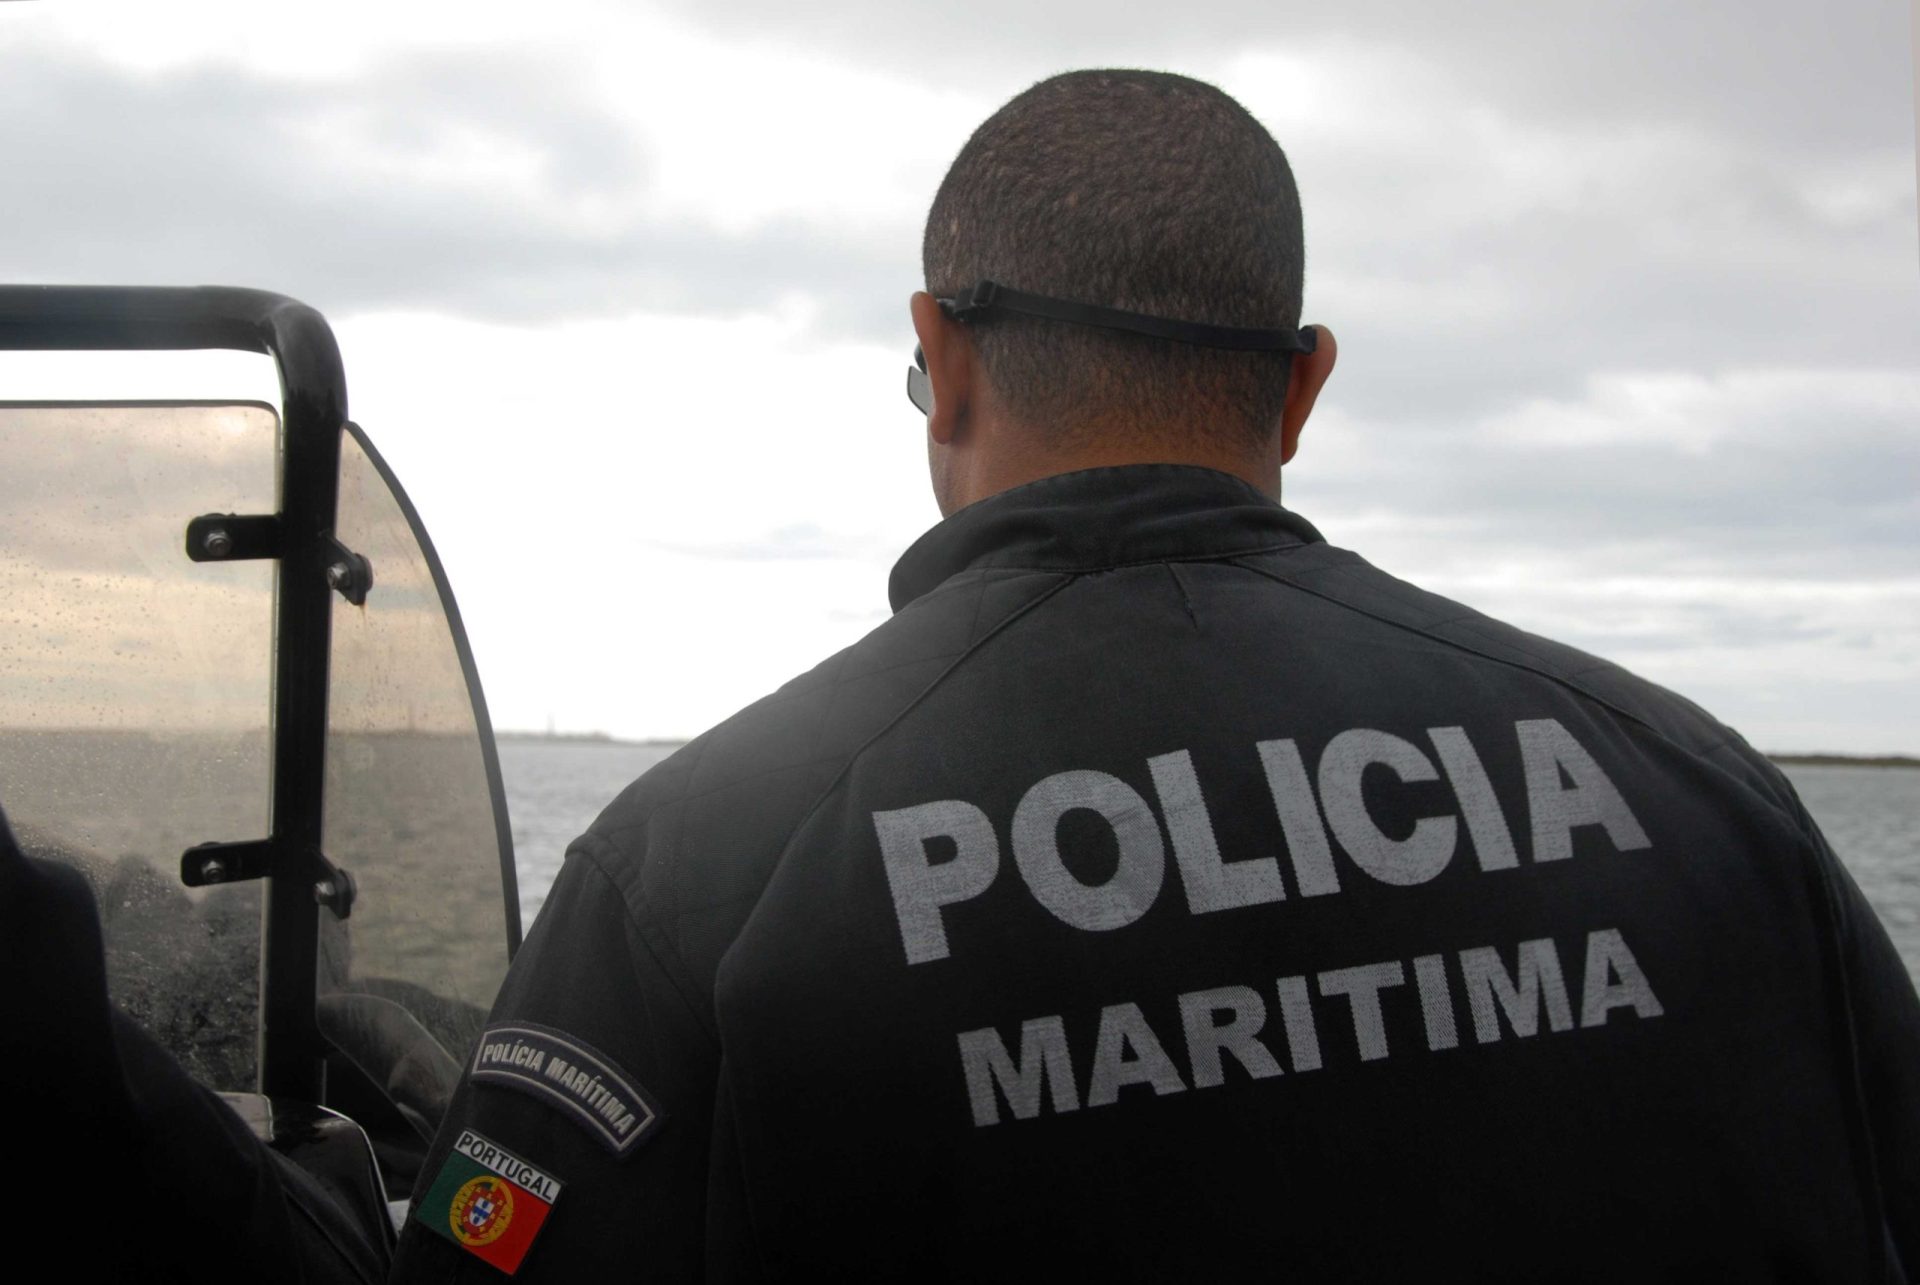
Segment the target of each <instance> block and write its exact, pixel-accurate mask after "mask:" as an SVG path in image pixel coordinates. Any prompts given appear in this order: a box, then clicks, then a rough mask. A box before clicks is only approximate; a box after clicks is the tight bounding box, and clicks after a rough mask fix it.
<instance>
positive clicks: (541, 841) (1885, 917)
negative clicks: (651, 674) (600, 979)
mask: <svg viewBox="0 0 1920 1285" xmlns="http://www.w3.org/2000/svg"><path fill="white" fill-rule="evenodd" d="M675 748H676V747H674V746H672V745H634V744H628V743H625V742H619V741H568V740H542V739H516V738H509V739H506V740H503V741H501V742H500V767H501V772H502V774H503V775H504V776H505V778H506V786H507V807H508V811H509V812H510V813H511V814H512V817H513V845H514V853H515V856H516V859H517V864H518V866H519V871H520V906H521V916H522V922H523V923H524V924H526V925H528V926H531V925H532V923H533V917H534V915H535V914H536V913H538V911H539V909H540V904H541V902H543V901H544V900H546V895H547V888H548V886H549V885H551V884H552V882H553V879H554V876H555V875H557V874H558V873H559V872H560V863H561V860H562V858H563V857H564V855H565V853H566V847H567V844H568V843H569V842H571V841H572V840H573V838H574V836H576V835H578V834H579V833H580V832H581V831H582V830H584V829H586V828H587V826H588V824H589V823H591V822H592V820H593V818H594V817H595V816H596V815H598V814H599V812H600V809H601V808H603V807H605V806H606V805H607V804H608V803H610V802H612V800H613V797H614V796H615V795H616V794H618V793H619V792H620V791H621V790H622V789H624V788H625V787H626V785H627V784H628V783H629V782H630V781H632V780H634V778H636V777H638V776H639V775H640V774H641V773H642V772H644V771H646V770H647V769H648V768H649V767H652V766H653V765H654V764H655V763H657V762H659V761H660V760H661V759H663V758H665V757H666V756H667V755H669V754H671V753H672V752H673V750H674V749H675ZM1783 770H1784V771H1785V772H1786V774H1787V778H1788V779H1789V780H1791V781H1792V782H1793V787H1794V789H1795V790H1797V791H1799V794H1800V798H1801V799H1802V801H1804V802H1805V803H1806V805H1807V811H1808V812H1810V813H1812V815H1813V818H1814V820H1815V821H1816V822H1817V823H1818V824H1819V826H1820V828H1821V830H1822V832H1823V833H1825V835H1826V836H1827V842H1828V843H1830V844H1832V845H1833V850H1834V851H1835V852H1836V853H1838V854H1839V856H1840V859H1841V861H1842V862H1843V863H1845V865H1846V866H1847V869H1848V870H1849V871H1851V872H1852V874H1853V877H1854V879H1855V880H1856V881H1857V882H1858V883H1859V885H1860V888H1861V890H1862V891H1863V892H1865V893H1866V896H1867V900H1868V901H1870V902H1872V903H1873V907H1874V909H1875V910H1876V911H1877V912H1878V913H1879V915H1880V919H1881V922H1883V923H1884V924H1886V926H1887V932H1888V933H1889V934H1890V935H1891V936H1892V938H1893V942H1894V945H1895V946H1896V947H1897V948H1898V949H1899V951H1900V955H1901V957H1902V958H1903V959H1905V960H1906V964H1907V971H1908V972H1909V973H1911V974H1912V975H1913V976H1914V977H1915V978H1916V979H1920V770H1915V769H1912V768H1882V767H1788V768H1785V769H1783Z"/></svg>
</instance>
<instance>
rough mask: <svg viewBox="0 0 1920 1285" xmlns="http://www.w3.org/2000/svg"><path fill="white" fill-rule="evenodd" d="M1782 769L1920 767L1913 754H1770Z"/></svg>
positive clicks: (1918, 760)
mask: <svg viewBox="0 0 1920 1285" xmlns="http://www.w3.org/2000/svg"><path fill="white" fill-rule="evenodd" d="M1767 757H1768V758H1770V759H1772V760H1773V761H1774V762H1775V763H1778V764H1779V765H1780V766H1781V767H1908V768H1913V767H1920V758H1915V757H1913V756H1912V755H1911V754H1769V755H1767Z"/></svg>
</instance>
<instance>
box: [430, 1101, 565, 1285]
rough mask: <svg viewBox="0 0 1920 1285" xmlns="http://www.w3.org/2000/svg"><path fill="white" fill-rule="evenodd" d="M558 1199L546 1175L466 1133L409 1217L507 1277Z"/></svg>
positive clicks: (553, 1182) (555, 1187)
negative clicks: (489, 1264) (411, 1216)
mask: <svg viewBox="0 0 1920 1285" xmlns="http://www.w3.org/2000/svg"><path fill="white" fill-rule="evenodd" d="M559 1198H560V1183H559V1182H558V1181H557V1180H556V1179H554V1178H553V1177H552V1176H551V1175H548V1174H544V1173H542V1172H540V1171H539V1170H538V1169H535V1168H534V1167H533V1166H532V1165H530V1164H528V1163H527V1162H526V1161H524V1160H522V1159H521V1158H520V1157H518V1156H516V1155H514V1154H513V1153H512V1152H510V1151H508V1150H506V1149H505V1148H504V1147H501V1146H498V1145H496V1144H495V1143H492V1142H489V1141H488V1140H487V1139H485V1138H483V1137H481V1136H480V1135H479V1134H477V1133H475V1132H474V1131H473V1130H471V1129H468V1130H465V1131H464V1132H462V1133H461V1135H460V1140H459V1141H458V1142H456V1143H454V1144H453V1150H452V1151H451V1152H449V1153H448V1154H447V1162H446V1163H445V1164H444V1165H442V1166H440V1176H439V1177H437V1178H435V1179H434V1180H433V1186H431V1187H429V1188H428V1189H427V1194H426V1195H425V1196H423V1197H421V1199H420V1203H419V1204H418V1205H416V1206H414V1210H413V1217H414V1220H415V1221H416V1222H420V1223H424V1224H426V1225H427V1226H428V1227H431V1228H432V1229H433V1230H434V1231H435V1232H437V1233H439V1234H440V1235H442V1236H445V1237H446V1238H447V1239H448V1240H450V1241H452V1242H453V1243H454V1244H456V1245H458V1246H460V1248H462V1249H464V1250H466V1251H467V1252H468V1253H470V1254H473V1255H476V1256H477V1257H479V1258H482V1259H485V1260H486V1261H487V1262H489V1263H491V1264H493V1265H494V1266H495V1267H498V1268H499V1269H500V1270H501V1271H503V1272H505V1273H507V1274H508V1275H509V1276H511V1275H512V1274H513V1273H515V1272H517V1271H519V1270H520V1260H521V1259H523V1258H525V1257H526V1256H527V1250H528V1249H529V1248H531V1247H532V1245H533V1238H534V1237H535V1236H537V1235H538V1234H539V1233H540V1226H541V1224H543V1223H544V1222H546V1221H547V1211H548V1210H550V1209H552V1208H553V1202H554V1201H555V1200H558V1199H559Z"/></svg>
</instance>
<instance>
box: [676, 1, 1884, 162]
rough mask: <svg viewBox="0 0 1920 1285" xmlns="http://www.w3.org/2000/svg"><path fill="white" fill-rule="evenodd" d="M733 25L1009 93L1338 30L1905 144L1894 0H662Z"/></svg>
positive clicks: (1513, 84) (1770, 124) (1642, 102)
mask: <svg viewBox="0 0 1920 1285" xmlns="http://www.w3.org/2000/svg"><path fill="white" fill-rule="evenodd" d="M666 7H668V8H671V9H674V10H677V11H679V12H681V13H683V14H684V15H685V16H686V17H687V18H689V19H690V20H692V21H695V22H699V23H702V24H704V25H708V26H710V27H713V28H715V29H718V30H721V31H724V32H726V33H728V34H730V35H734V36H740V37H745V38H759V39H765V40H779V41H782V42H791V43H797V44H802V45H807V46H814V47H824V48H827V49H831V50H834V51H837V52H840V53H843V54H845V55H848V56H851V57H855V58H859V59H861V60H864V61H868V62H871V63H874V64H876V65H879V66H883V67H889V68H894V69H897V70H900V71H901V72H903V73H911V74H913V75H916V76H923V77H937V78H940V79H944V80H946V81H948V82H950V83H952V84H954V85H956V86H960V87H965V88H973V87H976V86H991V87H997V88H1000V89H1002V90H1003V92H1004V93H1005V94H1008V95H1010V94H1012V93H1013V92H1014V91H1016V90H1017V89H1019V88H1020V87H1021V85H1022V83H1024V81H1027V80H1032V79H1036V78H1038V77H1040V76H1043V75H1046V74H1050V73H1052V72H1054V71H1058V70H1061V69H1063V68H1067V67H1093V66H1115V65H1117V66H1151V67H1167V68H1175V69H1179V68H1182V67H1185V66H1189V65H1193V64H1195V63H1215V62H1219V61H1222V60H1224V59H1226V58H1228V57H1230V56H1231V55H1233V54H1235V53H1238V52H1240V51H1243V50H1247V49H1252V48H1262V47H1265V48H1276V49H1296V50H1309V51H1310V50H1312V49H1314V48H1315V47H1316V46H1318V45H1320V44H1322V43H1323V42H1325V41H1328V40H1330V39H1339V40H1346V41H1351V42H1356V43H1365V44H1371V45H1379V46H1386V47H1393V48H1399V49H1403V50H1407V51H1412V52H1416V53H1418V54H1419V55H1420V56H1422V57H1424V58H1429V59H1432V60H1434V61H1436V62H1438V63H1441V64H1443V65H1449V66H1452V67H1455V68H1457V69H1458V70H1459V71H1460V73H1461V84H1460V90H1461V92H1462V93H1464V94H1473V95H1479V96H1485V97H1487V98H1489V99H1491V100H1493V101H1494V102H1496V103H1497V104H1499V105H1500V106H1502V107H1505V108H1507V109H1510V110H1515V111H1522V110H1524V111H1526V112H1527V113H1529V114H1530V115H1535V116H1540V115H1544V116H1546V117H1549V118H1559V119H1562V120H1565V119H1573V118H1581V119H1593V118H1600V119H1612V120H1619V121H1629V120H1661V119H1669V118H1673V117H1685V118H1688V119H1693V120H1698V121H1701V122H1703V123H1706V124H1708V125H1710V126H1711V127H1713V128H1715V129H1717V130H1720V131H1722V132H1726V133H1729V134H1745V135H1749V136H1764V137H1767V138H1769V139H1773V140H1776V141H1778V142H1780V143H1783V144H1786V145H1788V146H1790V147H1792V148H1794V149H1795V150H1807V151H1819V150H1823V149H1824V148H1825V147H1827V146H1828V145H1829V144H1830V143H1831V142H1832V140H1833V139H1834V138H1835V137H1843V138H1846V139H1849V140H1854V141H1858V142H1862V143H1867V144H1870V145H1876V146H1891V147H1898V148H1902V149H1911V147H1912V146H1913V134H1912V123H1911V121H1912V117H1911V113H1912V104H1911V101H1910V100H1908V99H1907V98H1906V97H1905V90H1904V83H1905V77H1906V76H1907V75H1908V71H1907V67H1908V57H1909V56H1908V53H1907V40H1908V26H1907V23H1908V18H1907V13H1906V9H1907V6H1906V5H1905V4H1903V3H1901V0H1847V2H1846V3H1843V4H1836V5H1825V6H1822V5H1810V4H1805V3H1795V2H1794V0H1758V2H1756V0H1691V2H1690V3H1686V4H1674V3H1670V2H1667V0H1619V2H1617V3H1612V4H1605V5H1597V4H1592V3H1590V2H1588V0H1478V2H1477V3H1474V4H1471V5H1439V4H1433V3H1430V2H1428V0H1343V2H1342V3H1339V4H1304V3H1276V2H1275V0H1209V2H1208V3H1204V4H1189V5H1158V4H1156V5H1147V4H1134V5H1127V6H1116V5H1114V4H1112V3H1109V0H1057V2H1054V3H1048V4H1034V3H1032V0H975V2H974V3H971V4H967V5H946V4H938V5H936V4H916V5H902V4H900V3H898V0H821V2H820V3H816V4H807V5H793V4H787V3H783V2H782V0H743V2H741V3H734V4H727V5H711V4H702V3H699V2H698V0H667V6H666Z"/></svg>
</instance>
